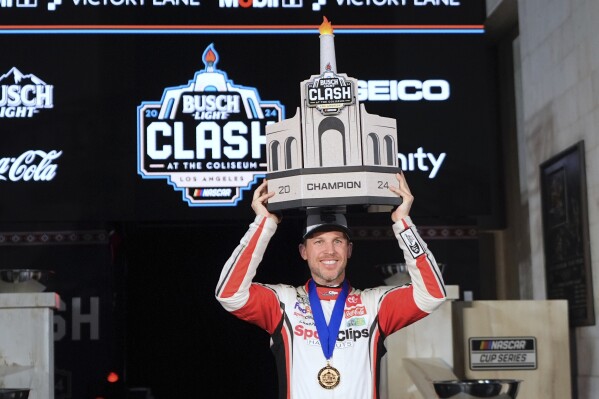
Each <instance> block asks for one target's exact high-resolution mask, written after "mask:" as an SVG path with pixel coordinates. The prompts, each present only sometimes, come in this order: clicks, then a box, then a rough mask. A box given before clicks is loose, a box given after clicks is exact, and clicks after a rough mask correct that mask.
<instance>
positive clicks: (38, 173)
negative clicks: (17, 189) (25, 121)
mask: <svg viewBox="0 0 599 399" xmlns="http://www.w3.org/2000/svg"><path fill="white" fill-rule="evenodd" d="M61 155H62V151H55V150H52V151H49V152H46V151H41V150H29V151H25V152H24V153H22V154H21V155H19V156H17V157H5V158H0V180H10V181H20V180H22V181H50V180H52V179H54V176H56V168H58V165H57V164H55V163H54V162H53V161H54V160H56V159H57V158H58V157H60V156H61Z"/></svg>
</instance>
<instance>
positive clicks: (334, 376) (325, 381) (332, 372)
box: [318, 364, 341, 389]
mask: <svg viewBox="0 0 599 399" xmlns="http://www.w3.org/2000/svg"><path fill="white" fill-rule="evenodd" d="M340 381H341V374H339V370H337V369H336V368H335V367H332V366H331V365H330V364H327V365H326V366H325V367H323V368H321V369H320V371H319V372H318V383H319V384H320V386H321V387H323V388H324V389H333V388H335V387H336V386H337V385H339V382H340Z"/></svg>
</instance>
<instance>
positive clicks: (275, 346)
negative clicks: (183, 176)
mask: <svg viewBox="0 0 599 399" xmlns="http://www.w3.org/2000/svg"><path fill="white" fill-rule="evenodd" d="M276 228H277V224H276V222H274V220H272V219H270V218H265V217H262V216H256V219H255V220H254V222H252V224H250V227H249V229H248V231H247V232H246V234H245V235H244V237H243V238H242V239H241V241H240V243H239V245H238V246H237V248H236V249H235V250H234V251H233V253H232V255H231V257H230V258H229V259H228V261H227V262H226V263H225V265H224V268H223V270H222V273H221V276H220V279H219V282H218V285H217V289H216V299H217V300H218V301H219V302H220V303H221V305H222V306H223V307H224V308H225V309H226V310H227V311H229V312H230V313H232V314H233V315H235V316H236V317H238V318H240V319H242V320H245V321H248V322H250V323H253V324H255V325H257V326H259V327H261V328H263V329H264V330H266V331H267V332H268V333H269V334H270V336H271V350H272V352H273V354H274V355H275V360H276V362H277V369H278V375H279V398H281V399H353V398H356V399H365V398H372V399H378V398H379V397H380V393H379V391H378V383H379V379H380V360H381V358H382V356H383V355H384V354H385V352H386V351H385V348H384V344H383V343H384V340H385V338H386V337H387V336H388V335H389V334H392V333H394V332H396V331H398V330H399V329H401V328H403V327H405V326H407V325H410V324H411V323H413V322H415V321H417V320H420V319H421V318H423V317H425V316H426V315H428V314H430V313H431V312H432V311H434V310H435V309H437V308H438V307H439V306H440V305H441V304H442V303H443V302H444V300H445V288H444V285H443V280H442V278H441V273H440V271H439V269H438V267H437V264H436V262H435V259H434V257H433V255H432V254H431V253H430V251H429V250H428V247H427V246H426V244H425V243H424V242H423V241H422V239H421V238H420V236H419V235H418V233H417V230H416V228H415V226H414V225H413V223H412V221H411V219H410V218H409V217H406V218H404V219H403V220H401V221H399V222H397V223H395V224H394V225H393V231H394V234H395V236H396V237H397V239H398V243H399V246H400V248H401V249H402V250H403V253H404V258H405V262H406V266H407V269H408V272H409V273H410V277H411V280H412V281H411V284H409V285H405V286H401V287H393V286H382V287H376V288H370V289H366V290H359V289H356V288H353V287H351V289H350V292H349V295H348V297H347V299H346V302H345V308H344V315H343V319H342V322H341V327H340V331H339V334H338V336H337V341H336V346H335V350H334V352H333V357H332V358H331V365H332V366H333V367H335V368H337V369H338V370H339V372H340V374H341V381H340V383H339V385H338V386H337V387H335V388H334V389H324V388H322V387H321V386H320V385H319V384H318V381H317V378H316V376H317V374H318V371H319V370H320V369H321V368H322V367H324V366H325V365H326V359H325V358H324V355H323V353H322V349H321V347H320V341H319V339H318V333H317V331H316V328H315V326H314V321H313V317H312V312H311V309H310V306H309V299H308V293H307V290H306V285H304V286H300V287H292V286H290V285H285V284H268V285H266V284H260V283H256V282H252V280H253V278H254V276H255V275H256V270H257V268H258V265H259V264H260V262H261V260H262V257H263V255H264V252H265V250H266V247H267V245H268V243H269V241H270V239H271V237H272V236H273V235H274V233H275V231H276ZM332 290H335V289H332ZM337 291H338V290H337ZM331 295H332V296H333V297H334V295H333V293H331ZM321 299H322V297H321ZM321 303H322V306H323V311H324V314H325V318H326V319H327V321H328V319H329V317H330V314H331V312H332V308H333V305H334V303H335V302H334V301H333V300H326V299H325V300H321Z"/></svg>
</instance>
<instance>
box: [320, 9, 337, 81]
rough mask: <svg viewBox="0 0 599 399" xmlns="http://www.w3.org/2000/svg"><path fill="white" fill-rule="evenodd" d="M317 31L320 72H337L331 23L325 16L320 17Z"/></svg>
mask: <svg viewBox="0 0 599 399" xmlns="http://www.w3.org/2000/svg"><path fill="white" fill-rule="evenodd" d="M318 31H319V32H320V73H321V74H322V73H324V72H326V71H332V72H334V73H337V62H336V61H335V35H334V34H333V25H332V24H331V23H330V22H329V20H328V19H327V17H325V16H323V17H322V24H320V27H319V28H318Z"/></svg>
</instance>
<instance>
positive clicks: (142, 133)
mask: <svg viewBox="0 0 599 399" xmlns="http://www.w3.org/2000/svg"><path fill="white" fill-rule="evenodd" d="M202 60H203V62H204V66H205V68H204V69H203V70H201V71H198V72H196V74H195V76H194V78H193V79H192V80H190V81H189V82H188V83H187V84H184V85H181V86H177V87H170V88H167V89H165V90H164V92H163V94H162V99H161V100H160V101H144V102H143V103H142V104H141V105H140V106H139V107H138V113H137V120H138V122H137V130H138V135H137V137H138V173H139V174H140V175H141V176H142V177H143V178H144V179H166V180H167V182H168V184H170V185H171V186H173V188H174V189H175V190H179V191H181V192H182V195H183V200H184V201H186V202H187V204H188V205H189V206H235V205H236V204H237V203H238V202H239V201H240V200H241V199H242V191H243V190H247V189H249V188H251V187H252V185H254V184H255V183H256V182H257V180H258V179H259V178H261V177H264V176H265V174H266V169H267V166H266V157H265V148H264V147H265V145H266V134H265V126H266V125H268V124H271V123H276V122H280V121H281V120H283V119H284V117H285V115H284V112H285V110H284V107H283V106H282V105H281V104H280V103H279V102H278V101H262V100H261V99H260V96H259V94H258V91H257V90H256V89H255V88H252V87H247V86H241V85H237V84H235V83H234V82H233V81H232V80H230V79H229V78H228V77H227V74H226V73H225V72H223V71H220V70H218V69H217V67H216V65H217V63H218V61H219V54H218V53H217V51H216V49H215V48H214V45H213V44H210V45H209V46H208V47H207V48H206V49H205V51H204V53H203V56H202Z"/></svg>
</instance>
